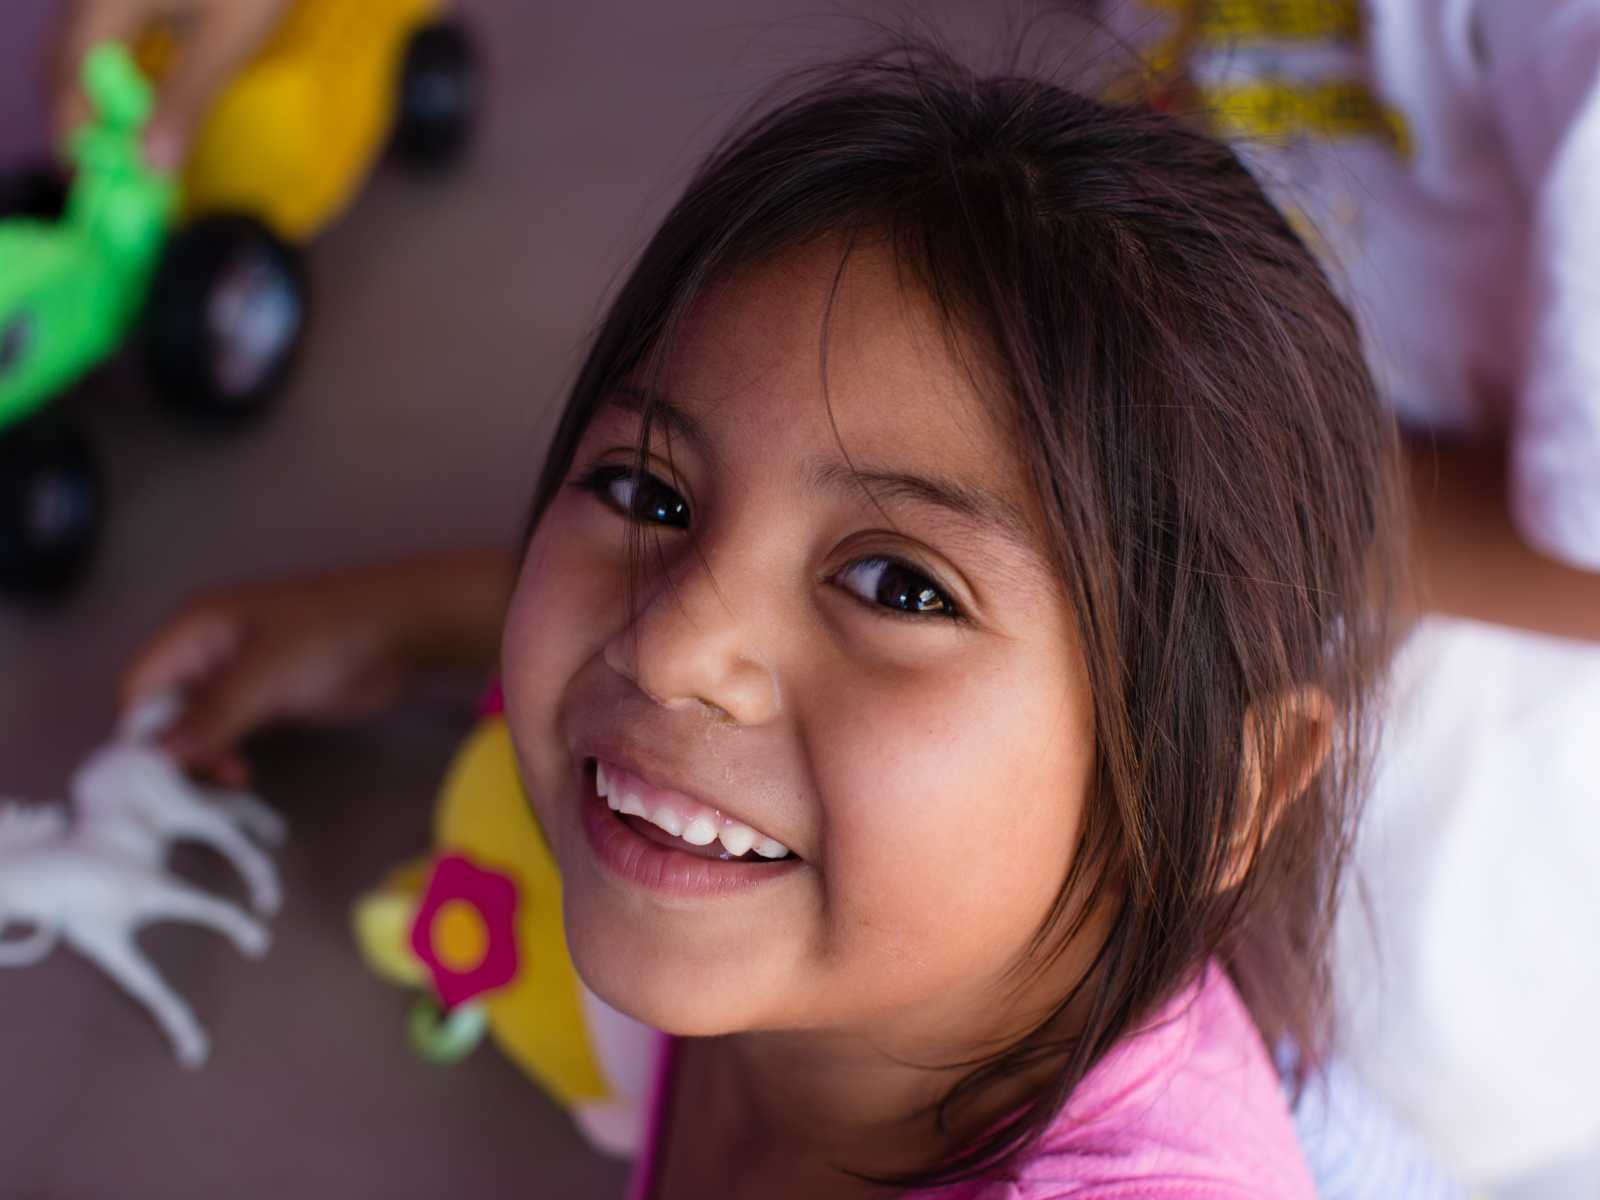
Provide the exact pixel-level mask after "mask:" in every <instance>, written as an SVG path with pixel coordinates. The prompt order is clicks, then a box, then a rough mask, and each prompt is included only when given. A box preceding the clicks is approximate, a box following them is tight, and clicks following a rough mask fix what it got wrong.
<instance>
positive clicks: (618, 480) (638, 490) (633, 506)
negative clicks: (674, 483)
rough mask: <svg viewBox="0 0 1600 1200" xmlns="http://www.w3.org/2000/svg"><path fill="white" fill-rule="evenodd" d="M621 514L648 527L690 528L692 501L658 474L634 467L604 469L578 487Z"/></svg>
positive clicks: (594, 473)
mask: <svg viewBox="0 0 1600 1200" xmlns="http://www.w3.org/2000/svg"><path fill="white" fill-rule="evenodd" d="M578 486H579V487H581V488H583V489H584V490H585V491H589V492H593V493H594V494H595V495H596V496H598V497H600V499H601V500H602V501H604V502H605V503H606V504H608V505H609V506H610V507H612V508H614V509H616V511H617V512H619V513H621V514H622V515H623V516H625V517H627V518H629V519H630V520H633V521H638V522H640V523H641V524H644V525H665V526H668V527H669V528H672V529H687V528H689V502H688V501H687V500H685V499H684V498H683V497H682V496H680V495H679V494H678V493H677V492H675V491H673V490H672V488H670V487H668V486H667V485H666V484H665V483H663V482H661V480H659V479H657V478H656V477H655V476H654V475H651V474H648V473H645V472H639V471H635V470H633V469H632V468H630V467H622V466H616V467H600V468H598V469H597V470H594V471H591V472H590V473H589V474H588V475H587V476H585V477H584V478H583V479H582V480H581V481H579V484H578Z"/></svg>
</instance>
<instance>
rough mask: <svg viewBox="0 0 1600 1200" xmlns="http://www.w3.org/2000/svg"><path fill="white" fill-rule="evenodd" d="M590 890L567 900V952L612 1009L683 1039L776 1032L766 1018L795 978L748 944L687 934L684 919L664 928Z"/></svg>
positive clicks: (574, 892) (579, 891)
mask: <svg viewBox="0 0 1600 1200" xmlns="http://www.w3.org/2000/svg"><path fill="white" fill-rule="evenodd" d="M583 890H584V889H582V888H569V889H568V891H567V894H566V896H565V897H564V898H563V904H564V907H565V910H566V911H565V918H566V931H567V947H568V951H569V953H570V954H571V955H572V962H573V965H574V966H575V967H576V968H577V970H578V974H579V976H581V977H582V979H583V982H584V983H585V984H586V985H587V986H588V988H589V990H590V991H592V992H594V994H595V995H597V996H599V997H600V999H602V1000H604V1001H605V1002H606V1003H607V1004H609V1005H610V1006H611V1007H612V1008H614V1009H616V1010H617V1011H618V1012H620V1013H623V1014H625V1015H627V1016H629V1017H632V1018H633V1019H634V1020H636V1021H639V1022H641V1023H642V1024H645V1025H648V1026H650V1027H651V1028H652V1029H658V1030H660V1031H661V1032H663V1033H670V1034H673V1035H676V1036H679V1037H717V1036H721V1035H724V1034H731V1033H744V1032H748V1031H750V1030H752V1029H756V1028H761V1027H770V1021H769V1020H764V1019H762V1018H763V1017H769V1018H770V1017H771V1016H772V1015H774V1013H775V1011H777V1010H775V1009H774V1007H773V1003H774V1002H775V1001H779V1000H781V998H782V993H783V990H784V989H781V988H779V987H778V986H776V982H775V981H776V980H778V979H782V978H785V977H786V974H787V973H786V972H784V971H782V970H780V969H777V964H764V963H763V962H762V961H758V960H756V959H755V958H753V957H751V956H747V955H743V954H740V953H739V951H738V949H737V946H739V945H741V944H747V942H746V941H745V939H739V940H737V941H734V942H727V941H723V940H721V939H719V938H716V937H715V936H713V935H711V934H709V933H708V934H707V935H706V936H705V937H704V938H696V937H692V936H685V934H686V932H687V931H685V930H684V929H683V928H682V926H681V924H680V923H679V922H672V923H671V924H674V925H679V928H677V929H672V928H665V929H664V928H662V927H661V925H660V923H658V922H656V921H653V920H651V919H649V917H650V915H653V914H650V915H646V914H640V913H637V912H634V913H627V912H621V911H619V910H618V906H615V905H613V904H608V903H606V898H605V897H603V896H602V897H588V896H585V895H583V894H582V892H583ZM591 900H594V901H596V902H595V903H590V901H591ZM674 915H677V916H680V917H681V916H686V915H687V914H674Z"/></svg>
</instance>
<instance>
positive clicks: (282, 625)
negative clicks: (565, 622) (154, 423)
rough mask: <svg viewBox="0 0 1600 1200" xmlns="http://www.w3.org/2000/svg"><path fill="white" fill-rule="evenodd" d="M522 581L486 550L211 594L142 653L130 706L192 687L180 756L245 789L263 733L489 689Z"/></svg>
mask: <svg viewBox="0 0 1600 1200" xmlns="http://www.w3.org/2000/svg"><path fill="white" fill-rule="evenodd" d="M515 572H516V558H515V556H514V555H513V554H511V553H510V552H508V551H480V552H473V553H461V554H451V555H434V556H429V557H424V558H416V559H410V560H407V561H405V562H400V563H395V564H390V565H384V566H373V567H364V568H356V569H348V570H342V571H334V572H329V573H327V574H321V575H307V576H301V577H292V578H288V579H281V580H272V581H266V582H259V583H249V584H242V585H239V586H236V587H230V588H226V589H223V590H220V591H217V592H212V593H209V594H206V595H202V596H200V597H197V598H195V599H194V600H191V601H190V602H189V603H188V604H187V605H185V607H184V608H183V609H182V610H181V611H180V612H179V613H178V615H177V616H175V617H174V618H173V619H172V620H170V621H168V622H167V624H166V625H165V626H164V627H163V628H162V629H160V630H159V631H158V632H157V633H156V634H155V635H154V636H153V637H152V638H150V639H149V641H147V642H146V643H145V645H144V646H143V648H142V649H141V650H140V651H139V652H138V653H137V654H136V655H135V657H134V660H133V663H132V664H131V665H130V666H129V668H128V671H127V674H126V676H125V680H124V684H123V701H124V704H132V703H134V702H135V701H137V700H138V699H139V698H141V697H142V696H145V695H147V694H149V693H151V692H155V691H161V690H164V689H167V688H172V687H181V688H183V689H184V690H185V691H186V692H187V704H186V706H185V711H184V715H183V716H182V717H181V718H180V719H179V721H178V722H177V724H176V725H175V726H174V727H173V729H172V730H171V732H170V733H169V734H168V737H167V739H166V741H167V744H168V746H169V748H170V749H171V750H172V751H173V752H174V753H175V754H177V755H178V757H179V758H180V759H182V760H183V761H184V762H185V763H186V764H187V765H189V766H191V767H193V768H195V769H197V770H200V771H202V772H205V773H208V774H211V775H213V776H215V777H217V778H218V779H220V780H221V781H223V782H225V783H229V784H234V785H237V784H240V783H242V782H243V781H244V779H245V776H246V770H245V766H244V762H243V759H242V758H241V757H240V756H239V753H238V745H239V743H240V742H241V741H242V740H243V739H244V738H245V737H246V736H248V735H249V734H250V733H252V732H254V731H255V730H257V729H260V728H261V727H262V726H265V725H268V724H271V723H272V722H274V721H278V720H283V719H293V720H302V721H320V722H332V721H340V720H349V719H353V718H356V717H360V716H363V715H366V714H369V713H373V712H377V711H379V710H381V709H383V708H385V707H387V706H389V705H391V704H394V703H396V702H398V701H400V700H402V699H404V698H405V697H406V696H407V695H408V694H410V693H411V692H413V691H414V690H416V689H417V688H418V687H420V686H422V685H423V684H425V683H427V682H428V681H429V680H431V679H434V678H436V677H439V676H446V675H451V674H470V675H472V676H473V677H475V678H484V679H486V678H487V676H488V675H489V674H490V673H491V672H492V671H493V669H494V666H495V663H496V659H497V656H498V653H499V640H500V624H501V618H502V617H503V615H504V611H505V605H506V601H507V600H508V599H509V597H510V595H511V587H512V583H513V581H514V578H515Z"/></svg>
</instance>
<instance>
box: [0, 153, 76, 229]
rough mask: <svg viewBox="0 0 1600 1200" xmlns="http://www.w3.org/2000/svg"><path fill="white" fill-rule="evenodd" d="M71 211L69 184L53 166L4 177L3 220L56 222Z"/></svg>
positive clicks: (0, 189)
mask: <svg viewBox="0 0 1600 1200" xmlns="http://www.w3.org/2000/svg"><path fill="white" fill-rule="evenodd" d="M66 211H67V182H66V180H65V179H64V178H63V177H62V175H61V173H60V172H59V171H57V170H56V169H55V168H53V167H48V166H36V167H25V168H23V169H22V170H20V171H6V172H4V173H3V174H0V217H36V218H38V219H39V220H41V221H54V220H56V219H57V218H58V217H60V216H61V214H62V213H64V212H66Z"/></svg>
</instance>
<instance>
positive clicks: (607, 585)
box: [501, 501, 627, 739]
mask: <svg viewBox="0 0 1600 1200" xmlns="http://www.w3.org/2000/svg"><path fill="white" fill-rule="evenodd" d="M569 504H570V502H568V501H563V502H560V503H558V504H557V505H555V506H553V507H552V509H551V510H550V512H549V513H548V514H547V515H546V518H545V520H544V521H543V522H542V523H541V524H540V527H539V530H538V532H537V533H535V535H534V538H533V541H532V543H531V544H530V545H529V548H528V554H527V557H526V558H525V560H524V562H523V566H522V571H521V573H520V575H519V577H518V580H517V587H516V591H515V592H514V593H513V595H512V598H511V605H510V608H509V610H508V612H507V614H506V627H505V633H504V639H503V643H502V647H501V669H502V674H503V676H504V684H505V689H506V696H507V701H508V709H510V710H511V711H510V715H511V716H512V718H513V719H514V720H515V721H516V722H517V724H518V725H520V726H521V727H522V729H523V733H524V735H525V736H526V737H527V738H529V739H531V738H534V737H546V738H550V737H553V736H554V733H555V714H556V712H557V709H558V707H559V704H560V702H561V697H562V695H563V694H564V692H565V691H566V688H567V684H568V682H569V681H570V680H571V679H572V677H573V676H574V675H576V674H577V673H578V671H579V670H581V669H582V668H583V666H584V664H585V663H587V662H588V661H589V660H590V659H591V658H593V657H594V656H595V655H597V654H599V653H601V652H602V650H603V649H604V647H605V643H606V641H607V640H608V638H610V637H611V636H612V634H613V632H614V627H615V626H616V624H617V622H618V621H620V620H622V619H623V605H624V604H625V603H626V595H627V588H626V574H625V571H626V568H625V561H624V560H623V558H622V556H620V555H618V554H617V553H616V551H615V549H614V547H612V546H611V545H609V544H608V542H607V540H605V539H602V538H597V537H596V536H595V535H596V532H597V531H596V530H595V529H594V528H592V525H593V524H594V522H592V521H588V520H577V521H574V520H572V519H570V514H569V513H568V512H566V511H564V510H565V509H567V508H568V505H569ZM582 515H584V516H588V514H582ZM616 540H618V541H620V538H618V539H616Z"/></svg>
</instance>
